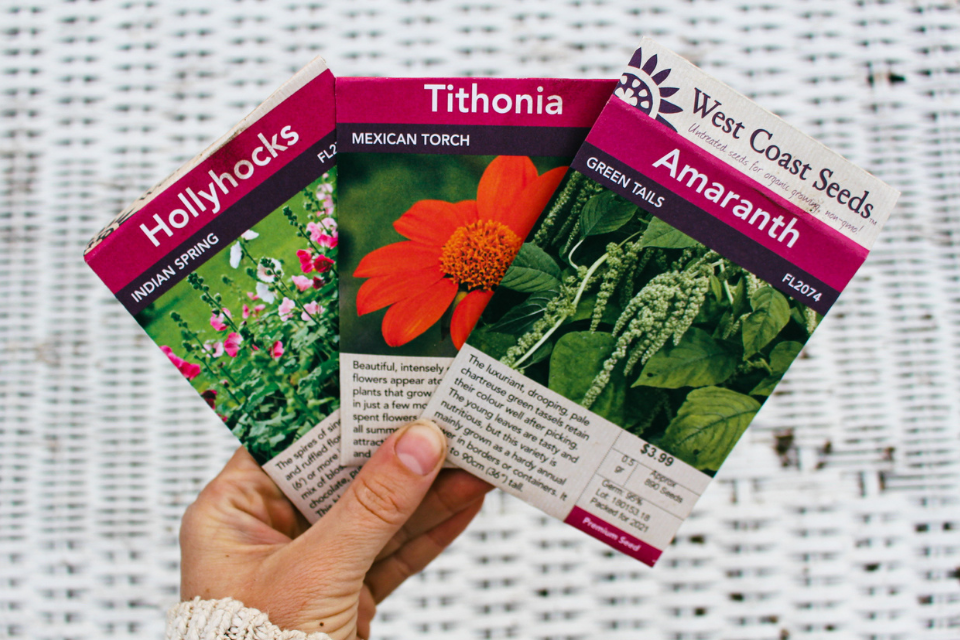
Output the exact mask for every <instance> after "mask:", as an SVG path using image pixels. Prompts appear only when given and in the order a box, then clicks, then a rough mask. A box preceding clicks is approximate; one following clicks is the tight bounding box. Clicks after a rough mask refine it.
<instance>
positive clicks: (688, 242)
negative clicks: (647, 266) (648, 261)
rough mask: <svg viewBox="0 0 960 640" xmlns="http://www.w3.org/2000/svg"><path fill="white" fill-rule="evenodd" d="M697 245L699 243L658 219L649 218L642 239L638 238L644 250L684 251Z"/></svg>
mask: <svg viewBox="0 0 960 640" xmlns="http://www.w3.org/2000/svg"><path fill="white" fill-rule="evenodd" d="M698 244H700V243H699V242H697V241H696V240H694V239H693V238H691V237H690V236H688V235H687V234H685V233H683V232H682V231H678V230H677V229H674V228H673V227H671V226H670V225H669V224H667V223H666V222H664V221H663V220H661V219H660V218H651V219H650V224H649V225H648V226H647V230H646V231H644V232H643V237H641V238H640V246H642V247H644V248H647V247H658V248H660V249H686V248H687V247H695V246H697V245H698Z"/></svg>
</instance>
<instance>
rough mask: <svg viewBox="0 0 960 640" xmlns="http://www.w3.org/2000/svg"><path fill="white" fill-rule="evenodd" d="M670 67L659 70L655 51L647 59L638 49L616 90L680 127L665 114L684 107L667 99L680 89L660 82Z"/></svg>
mask: <svg viewBox="0 0 960 640" xmlns="http://www.w3.org/2000/svg"><path fill="white" fill-rule="evenodd" d="M670 71H671V70H670V69H664V70H662V71H657V55H656V54H653V55H652V56H650V57H649V58H648V59H647V61H646V62H645V63H644V62H643V51H642V50H641V49H637V52H636V53H635V54H634V56H633V59H632V60H631V61H630V66H628V67H627V69H626V71H624V72H623V75H621V76H620V82H618V83H617V88H616V89H614V92H613V94H614V95H615V96H617V97H618V98H620V99H621V100H623V101H624V102H626V103H627V104H629V105H630V106H632V107H635V108H637V109H639V110H640V111H642V112H643V113H645V114H647V115H648V116H650V117H651V118H655V119H656V120H657V122H660V123H663V124H665V125H667V126H668V127H670V128H671V129H673V130H674V131H676V130H677V128H676V127H675V126H673V125H672V124H670V122H669V121H667V119H666V118H664V117H663V114H667V115H669V114H671V113H679V112H681V111H683V109H682V108H680V107H678V106H677V105H675V104H673V103H672V102H669V101H667V100H665V98H669V97H670V96H672V95H673V94H675V93H676V92H677V91H679V90H680V89H678V88H677V87H664V86H661V85H662V84H663V82H664V80H666V79H667V76H669V75H670Z"/></svg>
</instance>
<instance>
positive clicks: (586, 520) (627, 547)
mask: <svg viewBox="0 0 960 640" xmlns="http://www.w3.org/2000/svg"><path fill="white" fill-rule="evenodd" d="M564 522H565V523H566V524H569V525H570V526H571V527H574V528H576V529H579V530H580V531H583V532H584V533H586V534H588V535H591V536H593V537H594V538H596V539H597V540H600V541H601V542H604V543H606V544H607V545H609V546H611V547H613V548H614V549H616V550H617V551H620V552H621V553H625V554H627V555H628V556H630V557H631V558H635V559H637V560H639V561H640V562H642V563H643V564H645V565H647V566H650V567H652V566H653V565H655V564H656V563H657V559H658V558H659V557H660V554H661V553H663V551H661V550H660V549H657V548H656V547H652V546H650V545H649V544H647V543H646V542H643V541H641V540H639V539H637V538H635V537H633V536H632V535H630V534H629V533H627V532H625V531H622V530H621V529H618V528H617V527H615V526H613V525H612V524H610V523H608V522H606V521H605V520H602V519H601V518H598V517H597V516H595V515H593V514H592V513H587V512H586V511H584V510H583V509H581V508H580V507H574V508H573V511H571V512H570V515H568V516H567V517H566V519H565V520H564Z"/></svg>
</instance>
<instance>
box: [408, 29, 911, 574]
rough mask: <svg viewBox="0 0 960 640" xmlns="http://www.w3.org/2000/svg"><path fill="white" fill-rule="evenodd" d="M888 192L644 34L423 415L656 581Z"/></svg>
mask: <svg viewBox="0 0 960 640" xmlns="http://www.w3.org/2000/svg"><path fill="white" fill-rule="evenodd" d="M897 196H898V193H897V192H896V191H895V190H893V189H892V188H890V187H889V186H887V185H885V184H884V183H882V182H881V181H879V180H878V179H876V178H875V177H873V176H871V175H869V174H867V173H866V172H864V171H862V170H860V169H858V168H857V167H855V166H853V165H852V164H851V163H850V162H848V161H847V160H845V159H844V158H842V157H840V156H839V155H838V154H836V153H834V152H832V151H830V150H828V149H827V148H825V147H823V146H822V145H820V144H819V143H817V142H815V141H814V140H812V139H810V138H808V137H807V136H805V135H803V134H802V133H800V132H799V131H798V130H796V129H795V128H793V127H791V126H790V125H788V124H787V123H785V122H783V121H782V120H780V119H779V118H777V117H776V116H774V115H773V114H771V113H769V112H768V111H765V110H763V109H762V108H760V107H759V106H757V105H756V104H754V103H753V102H751V101H750V100H748V99H747V98H745V97H744V96H742V95H740V94H738V93H736V92H735V91H733V90H732V89H730V88H729V87H727V86H725V85H723V84H722V83H720V82H718V81H717V80H715V79H713V78H711V77H710V76H708V75H707V74H705V73H704V72H702V71H700V70H699V69H697V68H696V67H694V66H693V65H691V64H690V63H688V62H686V61H685V60H683V59H682V58H680V57H679V56H677V55H676V54H674V53H672V52H670V51H668V50H667V49H664V48H663V47H661V46H660V45H658V44H656V43H655V42H653V41H651V40H649V39H644V40H643V41H642V42H641V46H640V48H639V49H637V51H636V52H635V54H634V55H633V58H632V59H631V61H630V64H629V66H628V67H627V68H626V70H625V71H624V72H623V75H622V76H621V77H620V80H619V82H618V84H617V87H616V90H615V92H614V95H613V96H612V97H611V98H610V100H609V102H607V104H606V105H605V107H604V109H603V112H602V113H601V115H600V117H599V118H598V120H597V122H596V124H595V125H594V126H593V128H592V129H591V130H590V133H589V135H588V136H587V140H586V142H585V143H584V145H583V146H582V147H581V148H580V150H579V152H578V153H577V156H576V158H575V159H574V161H573V163H572V165H571V170H570V171H569V172H568V173H567V174H566V176H565V177H564V179H563V181H562V182H561V184H560V186H559V187H558V189H557V194H556V196H555V197H554V198H553V199H552V200H551V202H550V203H549V204H548V205H547V207H546V208H545V209H544V211H543V214H542V215H541V216H540V219H539V221H538V222H537V224H536V226H535V227H534V229H533V231H532V233H531V235H530V237H529V238H528V239H527V241H526V242H525V243H524V244H523V246H522V248H521V249H520V251H519V253H518V255H517V258H516V260H515V261H514V262H513V264H512V265H511V267H510V268H509V269H508V270H507V272H506V274H505V275H504V277H503V280H502V282H501V283H500V286H499V288H498V289H497V290H496V292H495V293H494V294H493V296H492V298H491V300H490V302H489V304H488V305H487V307H486V309H485V310H484V312H483V315H482V316H481V318H480V320H479V322H478V323H477V325H476V328H475V329H474V331H473V333H471V334H470V336H469V337H468V339H467V343H466V345H465V346H464V347H463V349H461V351H460V352H459V354H458V355H457V356H456V359H455V360H454V362H453V364H452V365H451V367H450V370H449V372H448V373H447V375H446V377H445V378H444V380H443V382H442V384H441V385H440V387H439V389H438V390H437V392H436V394H435V395H434V396H433V397H432V399H431V400H430V402H429V404H428V406H427V408H426V410H425V411H424V416H426V417H429V418H432V419H434V420H435V421H437V422H438V423H439V424H440V425H441V426H442V427H443V428H444V430H445V431H446V433H447V435H448V436H449V439H450V443H451V447H450V457H449V460H450V461H451V462H452V463H453V464H455V465H457V466H459V467H463V468H464V469H467V470H469V471H472V472H473V473H475V474H476V475H478V476H480V477H483V478H485V479H487V480H489V481H490V482H492V483H494V484H496V485H497V486H499V487H500V488H502V489H503V490H505V491H507V492H508V493H511V494H513V495H516V496H519V497H521V498H523V499H524V500H526V501H527V502H529V503H531V504H533V505H534V506H537V507H539V508H540V509H542V510H543V511H545V512H546V513H548V514H550V515H552V516H554V517H556V518H559V519H562V520H564V521H565V522H567V523H568V524H570V525H572V526H574V527H576V528H578V529H580V530H582V531H584V532H585V533H587V534H589V535H591V536H593V537H595V538H597V539H599V540H602V541H603V542H605V543H607V544H609V545H610V546H611V547H613V548H615V549H618V550H620V551H622V552H624V553H626V554H628V555H630V556H632V557H634V558H636V559H638V560H640V561H642V562H644V563H646V564H648V565H651V566H652V565H653V564H654V563H655V562H656V561H657V559H658V557H659V556H660V555H661V552H662V551H663V549H664V548H665V547H666V545H667V544H669V543H670V541H671V539H672V538H673V536H674V534H675V533H676V531H677V529H678V527H679V526H680V524H681V523H682V522H683V520H684V519H685V518H686V517H687V516H688V515H689V514H690V512H691V509H692V508H693V505H694V503H695V502H696V501H697V499H698V498H699V496H700V495H701V494H702V493H703V491H704V490H705V489H706V487H707V485H708V484H709V482H710V480H711V479H712V477H713V476H714V474H715V473H716V471H717V469H719V467H720V464H721V463H722V462H723V461H724V459H725V458H726V457H727V455H728V454H729V453H730V451H731V450H732V448H733V446H734V444H735V443H736V442H737V440H738V439H739V438H740V436H741V435H742V434H743V432H744V430H745V429H746V428H747V426H748V425H749V424H750V422H751V420H752V419H753V417H754V416H755V415H756V413H757V411H758V410H759V409H760V407H761V405H762V404H763V403H764V402H765V401H766V400H767V398H768V397H769V396H770V394H771V393H772V392H773V391H774V389H775V388H776V386H777V383H778V382H779V381H780V379H781V378H782V377H783V375H784V374H785V373H786V371H787V369H788V368H789V366H790V364H791V362H792V361H793V360H794V358H796V357H797V355H798V354H799V353H800V351H801V349H802V348H803V346H804V344H805V343H806V341H807V340H808V339H809V337H810V334H811V333H813V331H814V329H816V327H817V325H818V324H819V323H820V321H821V319H822V317H823V314H824V313H826V312H827V311H828V310H829V309H830V307H831V305H833V303H834V302H835V300H836V298H837V296H838V295H839V294H840V292H841V291H842V290H843V289H844V287H845V286H846V285H847V283H848V282H849V281H850V279H851V278H852V277H853V275H854V274H855V273H856V271H857V269H858V268H859V267H860V265H861V264H862V263H863V261H864V259H865V258H866V257H867V253H868V251H869V250H870V248H871V246H872V245H873V243H874V241H875V240H876V237H877V234H878V233H879V232H880V229H881V227H882V226H883V224H884V222H885V221H886V219H887V217H888V216H889V214H890V211H891V209H892V207H893V205H894V203H895V201H896V198H897Z"/></svg>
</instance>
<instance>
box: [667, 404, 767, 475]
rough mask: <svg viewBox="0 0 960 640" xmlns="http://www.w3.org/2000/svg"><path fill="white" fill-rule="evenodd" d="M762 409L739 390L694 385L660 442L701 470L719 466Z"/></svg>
mask: <svg viewBox="0 0 960 640" xmlns="http://www.w3.org/2000/svg"><path fill="white" fill-rule="evenodd" d="M759 410H760V403H759V402H757V401H756V400H754V399H753V398H751V397H750V396H746V395H743V394H742V393H737V392H736V391H731V390H729V389H721V388H720V387H705V388H703V389H694V390H693V391H691V392H690V393H689V394H688V395H687V399H686V401H684V403H683V405H682V406H681V407H680V410H679V411H678V412H677V415H676V417H675V418H674V419H673V420H672V421H671V422H670V425H669V426H668V427H667V430H666V433H664V435H663V439H662V440H661V441H660V445H661V446H662V447H663V448H664V449H665V450H667V451H669V452H670V453H672V454H673V455H675V456H677V457H678V458H681V459H682V460H684V461H686V462H688V463H689V464H691V465H693V466H695V467H696V468H698V469H700V470H703V469H712V470H716V469H719V468H720V465H721V464H722V463H723V461H724V460H725V459H726V457H727V456H728V455H730V452H731V451H732V450H733V446H734V445H735V444H736V443H737V440H739V439H740V436H741V435H743V432H744V431H745V430H746V428H747V426H748V425H749V424H750V421H751V420H753V417H754V416H755V415H756V413H757V411H759Z"/></svg>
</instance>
